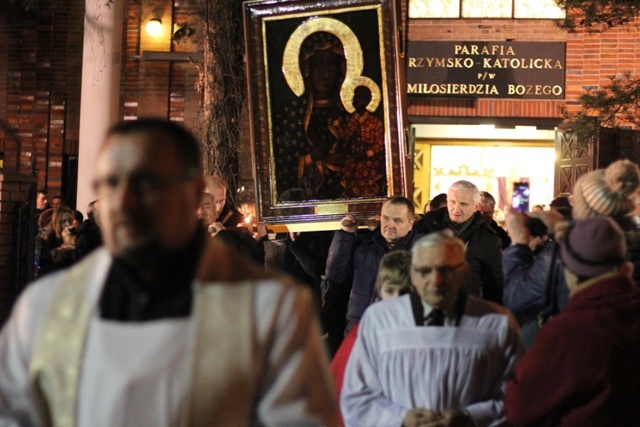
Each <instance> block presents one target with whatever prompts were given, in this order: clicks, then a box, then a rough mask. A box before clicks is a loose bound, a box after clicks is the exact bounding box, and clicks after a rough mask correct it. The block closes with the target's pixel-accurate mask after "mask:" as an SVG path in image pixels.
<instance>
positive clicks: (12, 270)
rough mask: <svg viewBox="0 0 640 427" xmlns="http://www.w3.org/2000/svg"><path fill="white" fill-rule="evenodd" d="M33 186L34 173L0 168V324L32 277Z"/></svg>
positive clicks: (34, 188) (35, 181)
mask: <svg viewBox="0 0 640 427" xmlns="http://www.w3.org/2000/svg"><path fill="white" fill-rule="evenodd" d="M36 186H37V179H36V178H35V177H31V176H27V175H22V174H19V173H17V172H12V171H7V170H0V325H2V324H3V323H4V321H5V320H6V318H7V317H8V316H9V313H10V312H11V307H12V305H13V302H14V301H15V299H16V298H17V296H18V295H19V293H20V291H22V289H23V288H24V286H25V285H26V284H27V281H28V280H30V279H31V278H32V277H33V276H32V274H33V256H34V254H33V253H30V252H33V238H34V235H35V219H34V218H33V217H32V215H34V214H33V213H32V212H31V211H32V210H33V211H34V212H35V193H36ZM30 208H32V209H30ZM20 215H22V221H20V222H18V219H19V216H20ZM29 239H31V240H30V244H29Z"/></svg>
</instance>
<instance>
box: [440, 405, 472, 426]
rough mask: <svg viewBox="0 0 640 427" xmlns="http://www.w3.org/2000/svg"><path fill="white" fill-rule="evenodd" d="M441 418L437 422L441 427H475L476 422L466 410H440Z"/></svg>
mask: <svg viewBox="0 0 640 427" xmlns="http://www.w3.org/2000/svg"><path fill="white" fill-rule="evenodd" d="M441 414H442V417H443V420H442V423H441V424H439V425H441V426H443V427H475V425H476V422H475V421H474V419H473V418H471V415H469V413H468V412H467V411H462V410H460V409H448V410H446V411H442V412H441Z"/></svg>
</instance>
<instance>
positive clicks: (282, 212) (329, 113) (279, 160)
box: [244, 0, 411, 224]
mask: <svg viewBox="0 0 640 427" xmlns="http://www.w3.org/2000/svg"><path fill="white" fill-rule="evenodd" d="M244 25H245V44H246V51H247V77H248V87H249V116H250V124H251V129H250V134H251V139H252V143H253V147H252V148H253V161H254V165H255V181H256V192H257V198H256V208H257V213H258V216H259V219H260V221H263V222H266V223H270V224H289V223H300V222H323V221H333V220H336V219H339V218H341V217H343V216H344V215H346V214H352V215H355V216H358V217H368V216H371V215H372V214H373V213H376V212H379V209H380V205H381V202H382V201H383V200H384V199H386V198H387V197H389V196H391V195H396V194H404V195H408V194H409V188H410V182H411V162H410V158H409V157H410V156H409V151H410V150H409V148H408V138H407V131H406V127H405V118H404V112H405V108H404V104H405V102H404V99H405V98H406V85H405V79H404V51H403V49H402V46H403V41H402V37H401V31H400V13H399V4H396V2H395V1H392V0H360V1H358V2H353V1H351V0H349V1H346V0H334V1H326V2H322V1H306V0H299V1H249V2H245V4H244Z"/></svg>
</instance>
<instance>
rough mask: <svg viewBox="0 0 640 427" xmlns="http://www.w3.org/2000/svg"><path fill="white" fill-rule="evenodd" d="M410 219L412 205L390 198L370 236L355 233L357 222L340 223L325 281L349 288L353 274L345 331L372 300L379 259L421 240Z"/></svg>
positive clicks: (332, 245)
mask: <svg viewBox="0 0 640 427" xmlns="http://www.w3.org/2000/svg"><path fill="white" fill-rule="evenodd" d="M414 219H415V208H414V206H413V202H412V201H411V200H409V199H407V198H406V197H403V196H393V197H391V198H389V199H387V200H386V201H385V202H384V203H383V204H382V209H381V212H380V226H379V227H378V228H376V229H375V230H373V231H372V232H371V233H366V234H362V233H356V231H357V229H358V221H357V219H356V218H355V217H353V216H351V215H348V216H346V217H345V218H344V219H343V220H342V222H341V224H340V230H338V231H336V232H335V234H334V236H333V241H332V242H331V247H330V248H329V256H328V259H327V270H326V280H328V281H329V283H330V284H331V286H349V279H350V276H351V274H353V281H352V288H351V296H350V298H349V305H348V308H347V331H349V330H350V329H351V328H352V327H353V326H354V325H355V324H356V323H358V322H359V321H360V318H361V317H362V313H364V310H365V309H366V308H367V307H368V306H369V304H371V303H372V302H373V300H374V299H375V294H376V292H375V279H376V273H377V272H378V265H379V264H380V260H381V259H382V257H383V256H384V255H385V254H386V253H387V252H391V251H395V250H399V249H403V250H410V249H411V247H412V246H413V243H414V242H415V241H416V240H418V238H420V237H421V235H420V234H417V233H416V232H415V231H414V230H413V222H414Z"/></svg>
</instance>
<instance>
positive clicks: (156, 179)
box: [93, 171, 198, 196]
mask: <svg viewBox="0 0 640 427" xmlns="http://www.w3.org/2000/svg"><path fill="white" fill-rule="evenodd" d="M197 175H198V173H197V172H194V171H187V172H181V173H177V174H173V175H158V174H154V173H149V172H134V173H132V174H129V175H128V176H125V177H122V176H117V175H110V176H107V177H105V178H99V179H96V180H95V181H93V189H94V190H95V192H96V193H98V194H100V195H102V196H108V195H110V194H112V193H114V192H115V191H116V190H117V189H118V188H119V187H121V186H122V185H123V183H127V185H128V186H129V189H130V191H132V192H133V193H134V194H137V195H140V196H148V195H153V194H156V193H159V192H160V191H162V190H164V189H165V188H167V187H169V186H170V185H173V184H177V183H179V182H182V181H188V180H190V179H193V178H195V177H196V176H197Z"/></svg>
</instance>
